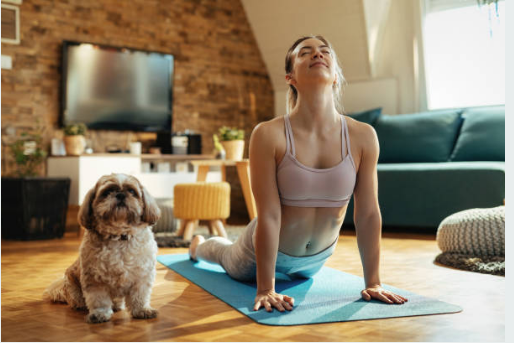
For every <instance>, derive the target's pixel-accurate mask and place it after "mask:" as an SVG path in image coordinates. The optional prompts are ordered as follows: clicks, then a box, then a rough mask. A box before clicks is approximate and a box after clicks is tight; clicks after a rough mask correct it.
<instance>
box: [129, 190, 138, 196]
mask: <svg viewBox="0 0 514 343" xmlns="http://www.w3.org/2000/svg"><path fill="white" fill-rule="evenodd" d="M128 192H129V193H130V194H132V195H133V196H137V193H136V191H135V190H133V189H129V190H128Z"/></svg>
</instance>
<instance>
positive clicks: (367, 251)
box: [354, 124, 407, 303]
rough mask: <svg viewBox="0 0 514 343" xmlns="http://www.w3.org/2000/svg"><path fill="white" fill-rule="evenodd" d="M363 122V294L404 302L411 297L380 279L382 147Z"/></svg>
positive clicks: (357, 212)
mask: <svg viewBox="0 0 514 343" xmlns="http://www.w3.org/2000/svg"><path fill="white" fill-rule="evenodd" d="M359 126H360V127H359V131H362V132H361V134H360V135H359V136H360V137H362V150H361V162H360V166H359V172H358V174H357V183H356V186H355V190H354V222H355V230H356V233H357V244H358V246H359V252H360V255H361V261H362V268H363V272H364V281H365V289H364V290H363V291H362V297H363V298H364V299H365V300H371V298H376V299H379V300H382V301H384V302H386V303H403V302H404V301H407V299H405V298H403V297H401V296H399V295H396V294H393V293H391V292H389V291H386V290H384V289H383V288H382V287H381V283H380V275H379V265H380V239H381V233H382V217H381V215H380V207H379V204H378V180H377V179H378V178H377V163H378V156H379V153H380V147H379V144H378V138H377V134H376V132H375V129H373V127H371V126H370V125H367V124H360V125H359Z"/></svg>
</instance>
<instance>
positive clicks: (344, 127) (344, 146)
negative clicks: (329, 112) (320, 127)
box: [341, 115, 347, 160]
mask: <svg viewBox="0 0 514 343" xmlns="http://www.w3.org/2000/svg"><path fill="white" fill-rule="evenodd" d="M345 124H346V121H345V120H344V116H343V115H341V160H344V153H345V151H346V146H347V143H346V140H345V137H346V125H345Z"/></svg>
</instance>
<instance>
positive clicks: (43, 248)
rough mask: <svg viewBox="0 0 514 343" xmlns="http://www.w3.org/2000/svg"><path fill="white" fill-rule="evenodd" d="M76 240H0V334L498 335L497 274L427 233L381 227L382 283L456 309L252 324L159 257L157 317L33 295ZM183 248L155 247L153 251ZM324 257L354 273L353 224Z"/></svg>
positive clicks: (218, 337)
mask: <svg viewBox="0 0 514 343" xmlns="http://www.w3.org/2000/svg"><path fill="white" fill-rule="evenodd" d="M79 243H80V242H79V239H78V237H77V235H76V233H67V234H66V235H65V238H63V239H56V240H46V241H33V242H16V241H2V306H1V309H2V315H1V317H2V341H41V340H45V341H448V342H450V341H468V342H469V341H504V340H505V304H504V299H505V278H504V277H500V276H493V275H486V274H479V273H472V272H466V271H461V270H456V269H452V268H448V267H444V266H440V265H437V264H435V263H434V258H435V256H436V255H437V254H438V253H439V249H438V247H437V244H436V242H435V235H433V234H409V233H384V234H383V240H382V263H381V278H382V283H385V284H389V285H391V286H395V287H398V288H402V289H406V290H409V291H412V292H415V293H418V294H421V295H424V296H428V297H434V298H437V299H439V300H442V301H447V302H450V303H454V304H457V305H460V306H461V307H463V308H464V311H463V312H461V313H458V314H445V315H431V316H416V317H404V318H391V319H380V320H366V321H356V322H344V323H327V324H316V325H304V326H294V327H273V326H264V325H260V324H256V323H254V322H253V321H252V320H250V319H249V318H247V317H246V316H244V315H242V314H240V313H239V312H237V311H235V310H233V309H232V308H231V307H230V306H228V305H227V304H225V303H224V302H222V301H220V300H218V299H217V298H215V297H214V296H212V295H210V294H209V293H207V292H205V291H203V290H202V289H201V288H199V287H198V286H196V285H194V284H192V283H191V282H189V281H188V280H186V279H184V278H183V277H181V276H180V275H178V274H176V273H175V272H173V271H171V270H169V269H167V268H165V267H163V266H162V265H160V264H157V278H156V282H155V285H154V289H153V294H152V305H153V306H154V307H155V308H157V309H158V310H159V317H158V318H156V319H151V320H135V319H132V318H131V317H130V315H129V314H128V313H127V312H126V311H122V312H118V313H115V314H114V316H113V318H112V320H111V321H110V322H108V323H103V324H96V325H90V324H86V323H85V322H84V316H85V314H86V313H85V312H76V311H73V310H71V309H70V308H69V307H68V306H67V305H62V304H51V303H47V302H44V301H42V298H41V294H42V292H43V290H44V289H45V287H46V286H48V285H49V284H50V283H51V282H52V281H53V280H54V279H56V278H58V277H59V276H60V275H62V273H63V272H64V270H65V269H66V268H67V267H68V266H69V265H70V264H71V263H72V262H73V261H74V260H75V259H76V257H77V251H78V246H79ZM185 252H187V249H184V248H160V249H159V254H175V253H185ZM327 266H329V267H333V268H337V269H340V270H343V271H346V272H349V273H352V274H355V275H359V276H362V267H361V264H360V258H359V253H358V249H357V244H356V238H355V234H354V232H352V231H343V234H342V236H341V238H340V240H339V242H338V246H337V249H336V252H335V254H334V255H333V256H332V257H331V258H330V259H329V261H328V262H327ZM249 301H252V299H249Z"/></svg>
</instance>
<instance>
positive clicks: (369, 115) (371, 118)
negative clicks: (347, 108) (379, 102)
mask: <svg viewBox="0 0 514 343" xmlns="http://www.w3.org/2000/svg"><path fill="white" fill-rule="evenodd" d="M381 113H382V107H378V108H374V109H372V110H367V111H362V112H355V113H350V114H349V116H350V117H351V118H353V119H355V120H358V121H360V122H363V123H366V124H369V125H371V126H373V125H375V122H376V121H377V119H378V117H380V114H381Z"/></svg>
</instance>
